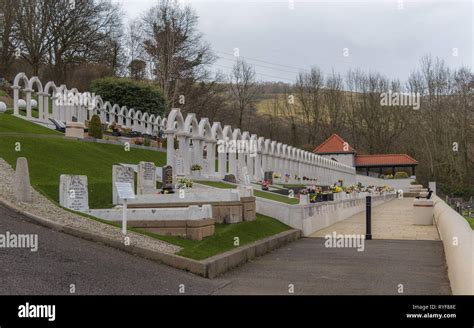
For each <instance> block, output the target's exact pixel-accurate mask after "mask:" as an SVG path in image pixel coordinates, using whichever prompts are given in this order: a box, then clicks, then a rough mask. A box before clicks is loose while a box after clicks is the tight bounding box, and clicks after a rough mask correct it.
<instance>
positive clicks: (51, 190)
mask: <svg viewBox="0 0 474 328" xmlns="http://www.w3.org/2000/svg"><path fill="white" fill-rule="evenodd" d="M2 131H3V132H24V133H37V134H57V132H55V131H52V130H49V129H47V128H43V127H41V126H38V125H36V124H33V123H29V122H27V121H24V120H22V119H19V118H16V117H13V116H11V115H0V132H2ZM17 142H19V143H20V144H19V145H20V146H21V151H16V150H15V147H16V145H17V144H16V143H17ZM0 157H1V158H3V159H5V160H6V161H7V162H8V163H9V164H10V165H12V167H13V168H15V166H16V159H17V157H26V158H27V159H28V165H29V171H30V179H31V184H32V186H33V187H34V188H35V189H36V190H38V191H39V192H41V193H43V194H44V195H45V196H47V197H48V198H50V199H51V200H53V201H55V202H59V176H60V175H61V174H82V175H87V178H88V183H89V205H90V207H91V208H107V207H112V165H113V164H116V163H129V164H138V162H140V161H150V162H154V163H155V164H156V165H157V166H163V165H165V163H166V154H165V153H161V152H156V151H150V150H144V149H136V148H131V149H130V151H125V150H124V148H123V147H121V146H117V145H109V144H99V143H90V142H83V141H75V140H66V139H62V138H41V139H40V138H38V137H36V136H31V135H30V136H26V135H25V136H0Z"/></svg>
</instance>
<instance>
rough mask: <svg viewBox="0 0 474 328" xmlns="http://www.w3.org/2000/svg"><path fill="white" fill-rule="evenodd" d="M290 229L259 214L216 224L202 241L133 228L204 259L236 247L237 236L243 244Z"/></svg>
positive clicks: (195, 257)
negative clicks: (236, 220)
mask: <svg viewBox="0 0 474 328" xmlns="http://www.w3.org/2000/svg"><path fill="white" fill-rule="evenodd" d="M288 229H290V227H288V226H287V225H285V224H283V223H281V222H280V221H277V220H275V219H272V218H270V217H268V216H265V215H261V214H257V219H256V220H255V221H249V222H241V223H235V224H216V231H215V233H214V235H212V236H209V237H206V238H204V239H203V240H201V241H197V240H188V239H184V238H180V237H173V236H161V235H157V234H154V233H150V232H146V231H144V230H142V229H139V228H132V229H131V230H133V231H137V232H140V233H143V234H145V235H148V236H150V237H153V238H157V239H160V240H163V241H165V242H168V243H171V244H175V245H178V246H181V247H183V249H182V250H181V251H180V252H179V253H178V255H181V256H184V257H188V258H192V259H195V260H203V259H205V258H208V257H210V256H213V255H216V254H219V253H222V252H226V251H229V250H232V249H234V248H236V246H234V240H235V237H238V238H239V245H240V246H243V245H245V244H249V243H251V242H254V241H257V240H259V239H263V238H266V237H269V236H272V235H275V234H277V233H280V232H282V231H285V230H288Z"/></svg>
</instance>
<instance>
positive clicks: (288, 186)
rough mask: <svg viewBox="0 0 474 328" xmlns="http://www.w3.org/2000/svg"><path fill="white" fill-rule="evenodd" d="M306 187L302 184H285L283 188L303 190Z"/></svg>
mask: <svg viewBox="0 0 474 328" xmlns="http://www.w3.org/2000/svg"><path fill="white" fill-rule="evenodd" d="M304 186H305V185H304V184H300V183H295V184H284V185H283V187H284V188H286V189H291V188H303V187H304Z"/></svg>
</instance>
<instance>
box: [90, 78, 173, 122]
mask: <svg viewBox="0 0 474 328" xmlns="http://www.w3.org/2000/svg"><path fill="white" fill-rule="evenodd" d="M91 91H92V92H94V93H95V94H96V95H100V96H101V97H102V100H103V101H109V102H110V103H111V104H112V105H114V104H118V105H119V106H120V107H122V106H127V108H129V109H130V108H133V109H135V110H140V111H141V112H142V113H145V112H148V114H155V115H157V114H158V115H163V113H164V112H165V109H166V100H165V97H164V96H163V93H162V92H161V90H160V89H159V88H158V87H156V86H154V85H153V84H150V83H146V82H142V81H136V80H132V79H126V78H115V77H106V78H102V79H97V80H94V81H92V83H91Z"/></svg>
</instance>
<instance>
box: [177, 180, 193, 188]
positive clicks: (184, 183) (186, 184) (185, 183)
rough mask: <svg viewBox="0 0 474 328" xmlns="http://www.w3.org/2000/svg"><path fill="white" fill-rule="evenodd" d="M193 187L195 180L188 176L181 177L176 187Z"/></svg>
mask: <svg viewBox="0 0 474 328" xmlns="http://www.w3.org/2000/svg"><path fill="white" fill-rule="evenodd" d="M192 187H193V180H191V179H187V178H179V179H178V183H177V184H176V189H186V188H192Z"/></svg>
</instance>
